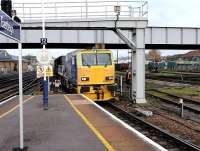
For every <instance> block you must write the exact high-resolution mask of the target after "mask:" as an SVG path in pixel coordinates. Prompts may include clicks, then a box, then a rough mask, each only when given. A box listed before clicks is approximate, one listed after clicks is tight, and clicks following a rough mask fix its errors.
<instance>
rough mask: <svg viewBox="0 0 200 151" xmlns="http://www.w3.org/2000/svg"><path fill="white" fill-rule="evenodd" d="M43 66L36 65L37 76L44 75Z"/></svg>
mask: <svg viewBox="0 0 200 151" xmlns="http://www.w3.org/2000/svg"><path fill="white" fill-rule="evenodd" d="M44 71H45V70H44V66H37V78H41V77H44Z"/></svg>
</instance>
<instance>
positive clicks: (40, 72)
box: [37, 65, 53, 78]
mask: <svg viewBox="0 0 200 151" xmlns="http://www.w3.org/2000/svg"><path fill="white" fill-rule="evenodd" d="M44 76H46V77H51V76H53V67H52V66H51V65H48V66H37V78H41V77H44Z"/></svg>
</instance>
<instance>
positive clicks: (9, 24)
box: [0, 10, 21, 42]
mask: <svg viewBox="0 0 200 151" xmlns="http://www.w3.org/2000/svg"><path fill="white" fill-rule="evenodd" d="M20 30H21V29H20V25H19V24H18V23H17V22H15V21H14V20H12V18H10V17H9V16H8V15H7V14H6V13H4V12H3V11H2V10H0V34H3V35H5V36H7V37H9V38H12V39H13V40H15V41H17V42H20Z"/></svg>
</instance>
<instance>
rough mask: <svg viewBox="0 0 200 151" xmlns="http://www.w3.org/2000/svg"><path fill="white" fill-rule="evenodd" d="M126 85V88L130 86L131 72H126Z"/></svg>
mask: <svg viewBox="0 0 200 151" xmlns="http://www.w3.org/2000/svg"><path fill="white" fill-rule="evenodd" d="M126 84H127V87H128V86H129V85H130V84H131V72H130V71H127V72H126Z"/></svg>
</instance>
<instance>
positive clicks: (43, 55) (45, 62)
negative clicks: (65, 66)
mask: <svg viewBox="0 0 200 151" xmlns="http://www.w3.org/2000/svg"><path fill="white" fill-rule="evenodd" d="M40 54H41V55H40V56H39V62H40V64H42V65H48V64H49V54H48V51H47V50H44V49H42V51H41V53H40Z"/></svg>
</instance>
